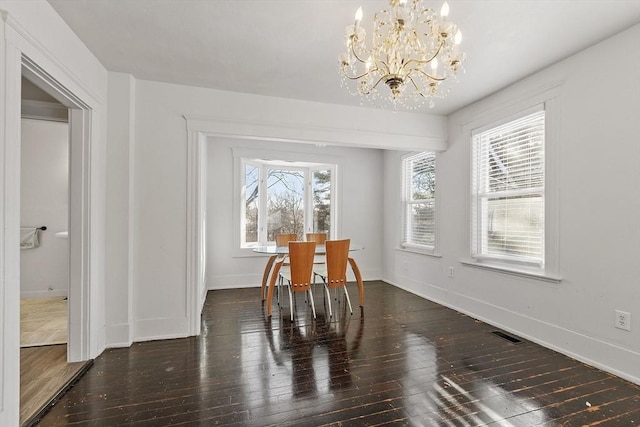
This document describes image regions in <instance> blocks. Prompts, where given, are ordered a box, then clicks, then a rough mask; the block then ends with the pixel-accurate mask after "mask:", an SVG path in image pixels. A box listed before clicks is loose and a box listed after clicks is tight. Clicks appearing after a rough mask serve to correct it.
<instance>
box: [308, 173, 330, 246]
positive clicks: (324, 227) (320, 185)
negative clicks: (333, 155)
mask: <svg viewBox="0 0 640 427" xmlns="http://www.w3.org/2000/svg"><path fill="white" fill-rule="evenodd" d="M312 190H313V232H314V233H327V234H329V231H330V230H331V170H328V169H327V170H317V171H314V172H313V181H312Z"/></svg>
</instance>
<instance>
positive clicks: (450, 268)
mask: <svg viewBox="0 0 640 427" xmlns="http://www.w3.org/2000/svg"><path fill="white" fill-rule="evenodd" d="M449 277H453V267H449Z"/></svg>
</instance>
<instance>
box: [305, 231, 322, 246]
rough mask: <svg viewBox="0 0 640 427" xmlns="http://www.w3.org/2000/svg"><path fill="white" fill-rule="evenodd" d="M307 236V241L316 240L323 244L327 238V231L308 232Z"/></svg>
mask: <svg viewBox="0 0 640 427" xmlns="http://www.w3.org/2000/svg"><path fill="white" fill-rule="evenodd" d="M305 237H306V239H307V242H316V244H318V245H321V244H323V243H324V242H325V241H326V240H327V233H307V234H306V235H305Z"/></svg>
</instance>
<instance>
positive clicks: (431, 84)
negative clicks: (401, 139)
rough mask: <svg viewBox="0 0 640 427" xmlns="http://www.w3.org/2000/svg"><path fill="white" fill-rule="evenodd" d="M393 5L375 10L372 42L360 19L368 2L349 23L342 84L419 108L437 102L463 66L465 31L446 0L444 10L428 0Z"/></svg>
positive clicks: (384, 100)
mask: <svg viewBox="0 0 640 427" xmlns="http://www.w3.org/2000/svg"><path fill="white" fill-rule="evenodd" d="M390 6H391V7H390V9H383V10H381V11H379V12H377V13H376V14H374V16H373V33H372V46H371V48H368V47H367V45H366V43H365V37H366V31H365V30H364V28H362V26H361V25H360V21H361V20H362V7H360V8H358V11H357V12H356V16H355V23H354V24H353V25H349V26H347V28H346V30H345V32H346V34H345V35H346V47H347V51H346V52H344V53H342V54H341V55H340V57H339V66H340V70H341V73H342V85H343V86H347V87H348V88H349V90H350V92H351V93H353V94H354V95H358V94H360V95H362V97H363V98H367V99H369V100H372V101H375V102H376V103H379V102H380V101H382V102H381V103H382V105H389V104H391V105H392V106H394V107H397V106H403V107H405V108H409V109H415V108H418V107H420V106H422V105H423V104H424V103H425V101H427V100H428V101H429V106H430V107H433V106H434V98H443V97H444V96H445V95H446V94H447V92H448V91H449V86H450V84H451V82H452V81H454V80H455V78H456V74H457V73H458V71H460V70H462V62H463V61H464V59H465V54H464V53H462V52H461V51H460V48H459V46H460V42H461V41H462V33H461V32H460V30H459V29H458V27H457V26H456V25H455V24H454V23H452V22H451V21H449V20H448V15H449V4H448V3H447V2H446V1H445V2H444V4H443V5H442V7H441V8H440V13H436V12H435V11H433V10H432V9H429V8H428V7H426V5H425V2H424V0H391V4H390ZM352 81H355V82H356V85H355V87H354V86H353V85H352ZM381 83H384V85H382V84H381ZM385 87H387V88H388V90H383V89H384V88H385Z"/></svg>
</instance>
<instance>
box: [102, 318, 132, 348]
mask: <svg viewBox="0 0 640 427" xmlns="http://www.w3.org/2000/svg"><path fill="white" fill-rule="evenodd" d="M129 332H130V326H129V324H128V323H122V324H119V325H108V326H107V327H105V341H106V348H118V347H131V344H132V343H133V340H132V339H131V334H130V333H129Z"/></svg>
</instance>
